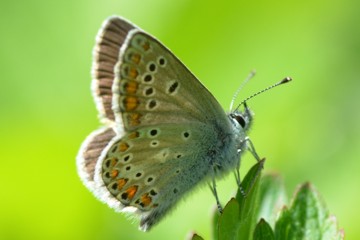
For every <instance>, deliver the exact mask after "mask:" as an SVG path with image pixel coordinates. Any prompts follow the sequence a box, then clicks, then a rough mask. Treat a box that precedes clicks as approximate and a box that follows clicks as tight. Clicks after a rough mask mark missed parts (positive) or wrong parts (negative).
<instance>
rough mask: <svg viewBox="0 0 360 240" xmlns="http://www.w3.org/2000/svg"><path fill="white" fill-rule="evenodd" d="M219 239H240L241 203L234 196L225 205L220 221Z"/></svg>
mask: <svg viewBox="0 0 360 240" xmlns="http://www.w3.org/2000/svg"><path fill="white" fill-rule="evenodd" d="M218 224H219V226H218V228H219V229H218V233H219V238H218V239H219V240H222V239H229V240H232V239H238V237H237V234H238V233H237V232H238V228H239V203H238V202H237V201H236V199H235V198H232V199H231V200H230V201H229V202H228V203H227V204H226V206H225V208H224V210H223V213H222V214H221V215H220V217H219V222H218Z"/></svg>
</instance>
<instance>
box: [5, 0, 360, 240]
mask: <svg viewBox="0 0 360 240" xmlns="http://www.w3.org/2000/svg"><path fill="white" fill-rule="evenodd" d="M359 9H360V1H355V0H354V1H351V0H345V1H344V0H336V1H325V0H315V1H314V0H311V1H310V0H305V1H298V2H292V3H290V1H276V2H275V1H273V2H270V1H235V0H233V1H227V0H223V1H209V0H202V1H191V0H187V1H185V0H184V1H169V0H152V1H147V0H146V1H144V0H141V1H140V0H123V1H122V0H117V1H111V0H105V1H94V0H93V1H85V0H78V1H69V0H68V1H45V0H32V1H24V0H23V1H1V3H0V19H1V21H0V29H1V37H0V66H1V73H0V78H1V79H0V81H1V87H0V106H1V116H0V136H1V151H0V154H1V155H0V161H1V166H0V169H1V170H0V171H1V175H0V184H1V185H0V208H1V212H0V239H144V238H145V239H183V238H185V236H186V235H187V234H188V233H189V232H190V231H191V230H195V231H196V232H198V233H199V234H200V235H202V236H203V237H205V238H206V239H210V232H211V230H210V215H211V212H212V210H213V207H214V203H215V200H214V198H213V197H212V195H211V193H210V191H209V189H208V188H203V189H199V190H197V191H196V192H194V193H193V194H191V195H190V196H189V197H187V199H185V201H181V204H179V206H178V207H177V208H176V210H175V211H173V213H172V214H170V216H168V217H167V218H166V219H165V220H164V221H163V222H161V223H160V224H159V225H158V226H157V227H155V228H154V229H153V230H152V231H151V232H149V233H143V232H140V231H138V230H137V222H136V221H134V220H128V219H126V217H125V216H124V215H122V214H119V213H115V212H114V211H113V210H111V209H109V208H108V207H107V206H105V205H104V204H101V203H100V202H99V201H97V200H96V199H95V198H94V197H93V196H92V194H91V193H90V192H89V191H88V190H87V189H86V188H85V187H84V186H83V185H82V183H81V182H80V180H79V178H78V176H77V172H76V166H75V156H76V154H77V151H78V149H79V146H80V144H81V142H82V141H83V140H84V138H85V137H86V136H87V135H88V134H89V133H90V132H91V131H93V130H94V129H96V128H98V127H99V125H100V124H99V121H98V119H97V118H96V116H97V112H96V109H95V105H94V103H93V99H92V97H91V94H90V79H91V77H90V67H91V58H92V54H91V52H92V48H93V45H94V38H95V35H96V33H97V31H98V28H99V27H100V25H101V23H102V21H103V20H104V19H105V18H106V17H108V16H110V15H113V14H117V15H121V16H124V17H126V18H127V19H129V20H131V21H132V22H134V23H136V24H137V25H138V26H140V27H141V28H143V29H145V30H146V31H148V32H149V33H151V34H152V35H154V36H156V37H157V38H158V39H160V40H161V41H162V42H163V43H164V44H165V45H166V46H168V47H169V48H170V49H172V51H173V52H174V53H175V54H176V55H177V56H178V57H179V58H180V59H181V60H182V61H183V62H184V63H185V64H186V65H187V66H188V67H189V68H190V69H191V70H192V71H193V72H194V73H195V75H196V76H197V77H199V79H201V80H202V82H203V83H204V84H205V85H206V86H207V87H208V88H209V90H210V91H211V92H212V93H213V94H214V95H215V96H216V98H217V99H218V100H219V102H220V103H221V104H222V106H223V107H224V108H225V109H228V107H229V104H230V101H231V98H232V96H233V94H234V92H235V91H236V89H237V88H238V86H239V85H240V83H241V82H242V81H243V79H245V77H246V76H247V75H248V73H249V72H250V70H251V69H254V68H255V69H256V70H257V75H256V77H255V78H254V79H253V80H252V81H251V82H250V83H249V84H247V85H246V88H245V89H244V90H243V91H242V92H241V94H240V96H239V99H238V101H240V100H242V99H243V98H245V97H247V96H248V95H250V94H252V93H254V92H256V91H258V90H260V89H262V88H263V87H266V86H268V85H270V84H272V83H274V82H277V81H278V80H280V79H282V78H283V77H285V76H288V75H289V76H291V77H293V79H294V81H293V82H292V83H291V84H288V85H285V86H282V87H280V88H278V89H275V90H272V91H271V92H268V93H266V94H264V95H262V96H259V97H257V98H255V99H253V100H251V102H249V105H250V107H251V108H252V110H253V111H254V112H255V113H256V119H255V121H256V122H255V124H254V128H253V130H252V132H251V134H250V136H251V138H252V140H253V142H254V144H255V146H256V149H257V151H258V153H259V154H260V155H261V156H265V157H266V158H267V162H266V165H265V171H278V172H280V173H281V174H282V176H283V177H284V180H285V182H286V188H287V191H288V194H289V195H291V194H292V192H293V191H294V189H295V187H296V186H297V184H299V183H302V182H304V181H311V182H312V183H314V184H315V186H316V187H317V188H318V190H319V191H320V192H321V194H322V195H323V197H324V199H325V201H326V203H327V206H328V207H329V209H330V211H331V213H332V214H334V215H336V216H337V218H338V221H339V225H340V227H341V228H344V229H345V233H346V236H347V238H348V239H359V238H360V228H359V226H358V225H359V221H360V217H359V216H360V208H358V207H357V204H358V203H359V201H360V188H359V187H357V186H358V183H359V182H360V174H359V170H360V161H359V156H360V148H359V147H360V146H359V140H360V137H359V136H360V124H359V121H360V112H359V94H360V91H359V90H360V64H359V63H360V61H359V60H360V14H359ZM242 164H243V165H242V172H243V173H245V172H246V171H247V170H248V168H249V167H250V166H251V165H252V164H254V159H253V158H252V157H251V156H250V155H247V156H246V157H245V158H244V159H243V162H242ZM219 191H220V197H221V199H222V200H223V201H225V200H226V199H228V198H229V197H230V196H231V194H233V192H234V191H235V181H234V179H233V176H229V177H228V178H227V179H225V180H224V181H221V182H220V183H219Z"/></svg>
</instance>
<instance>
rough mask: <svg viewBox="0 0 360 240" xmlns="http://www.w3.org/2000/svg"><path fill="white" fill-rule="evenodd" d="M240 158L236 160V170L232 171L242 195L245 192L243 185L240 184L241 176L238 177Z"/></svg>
mask: <svg viewBox="0 0 360 240" xmlns="http://www.w3.org/2000/svg"><path fill="white" fill-rule="evenodd" d="M240 160H241V159H240V158H239V161H238V162H237V164H236V170H235V172H234V175H235V180H236V184H237V186H238V188H239V191H240V193H241V195H243V196H244V197H245V196H246V194H245V191H244V189H243V187H242V186H241V178H240Z"/></svg>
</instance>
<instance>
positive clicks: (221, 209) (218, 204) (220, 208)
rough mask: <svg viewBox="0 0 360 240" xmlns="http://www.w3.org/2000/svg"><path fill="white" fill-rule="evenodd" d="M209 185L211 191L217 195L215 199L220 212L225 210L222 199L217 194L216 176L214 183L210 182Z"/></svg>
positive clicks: (213, 179)
mask: <svg viewBox="0 0 360 240" xmlns="http://www.w3.org/2000/svg"><path fill="white" fill-rule="evenodd" d="M209 187H210V190H211V192H212V193H213V194H214V196H215V199H216V205H217V208H218V210H219V212H220V214H221V213H222V212H223V208H222V206H221V203H220V200H219V196H218V194H217V191H216V183H215V176H213V177H212V183H211V184H210V183H209Z"/></svg>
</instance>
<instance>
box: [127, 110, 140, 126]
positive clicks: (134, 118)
mask: <svg viewBox="0 0 360 240" xmlns="http://www.w3.org/2000/svg"><path fill="white" fill-rule="evenodd" d="M141 116H142V115H141V114H140V113H131V114H129V115H128V120H129V125H131V126H137V125H139V124H140V118H141Z"/></svg>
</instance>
